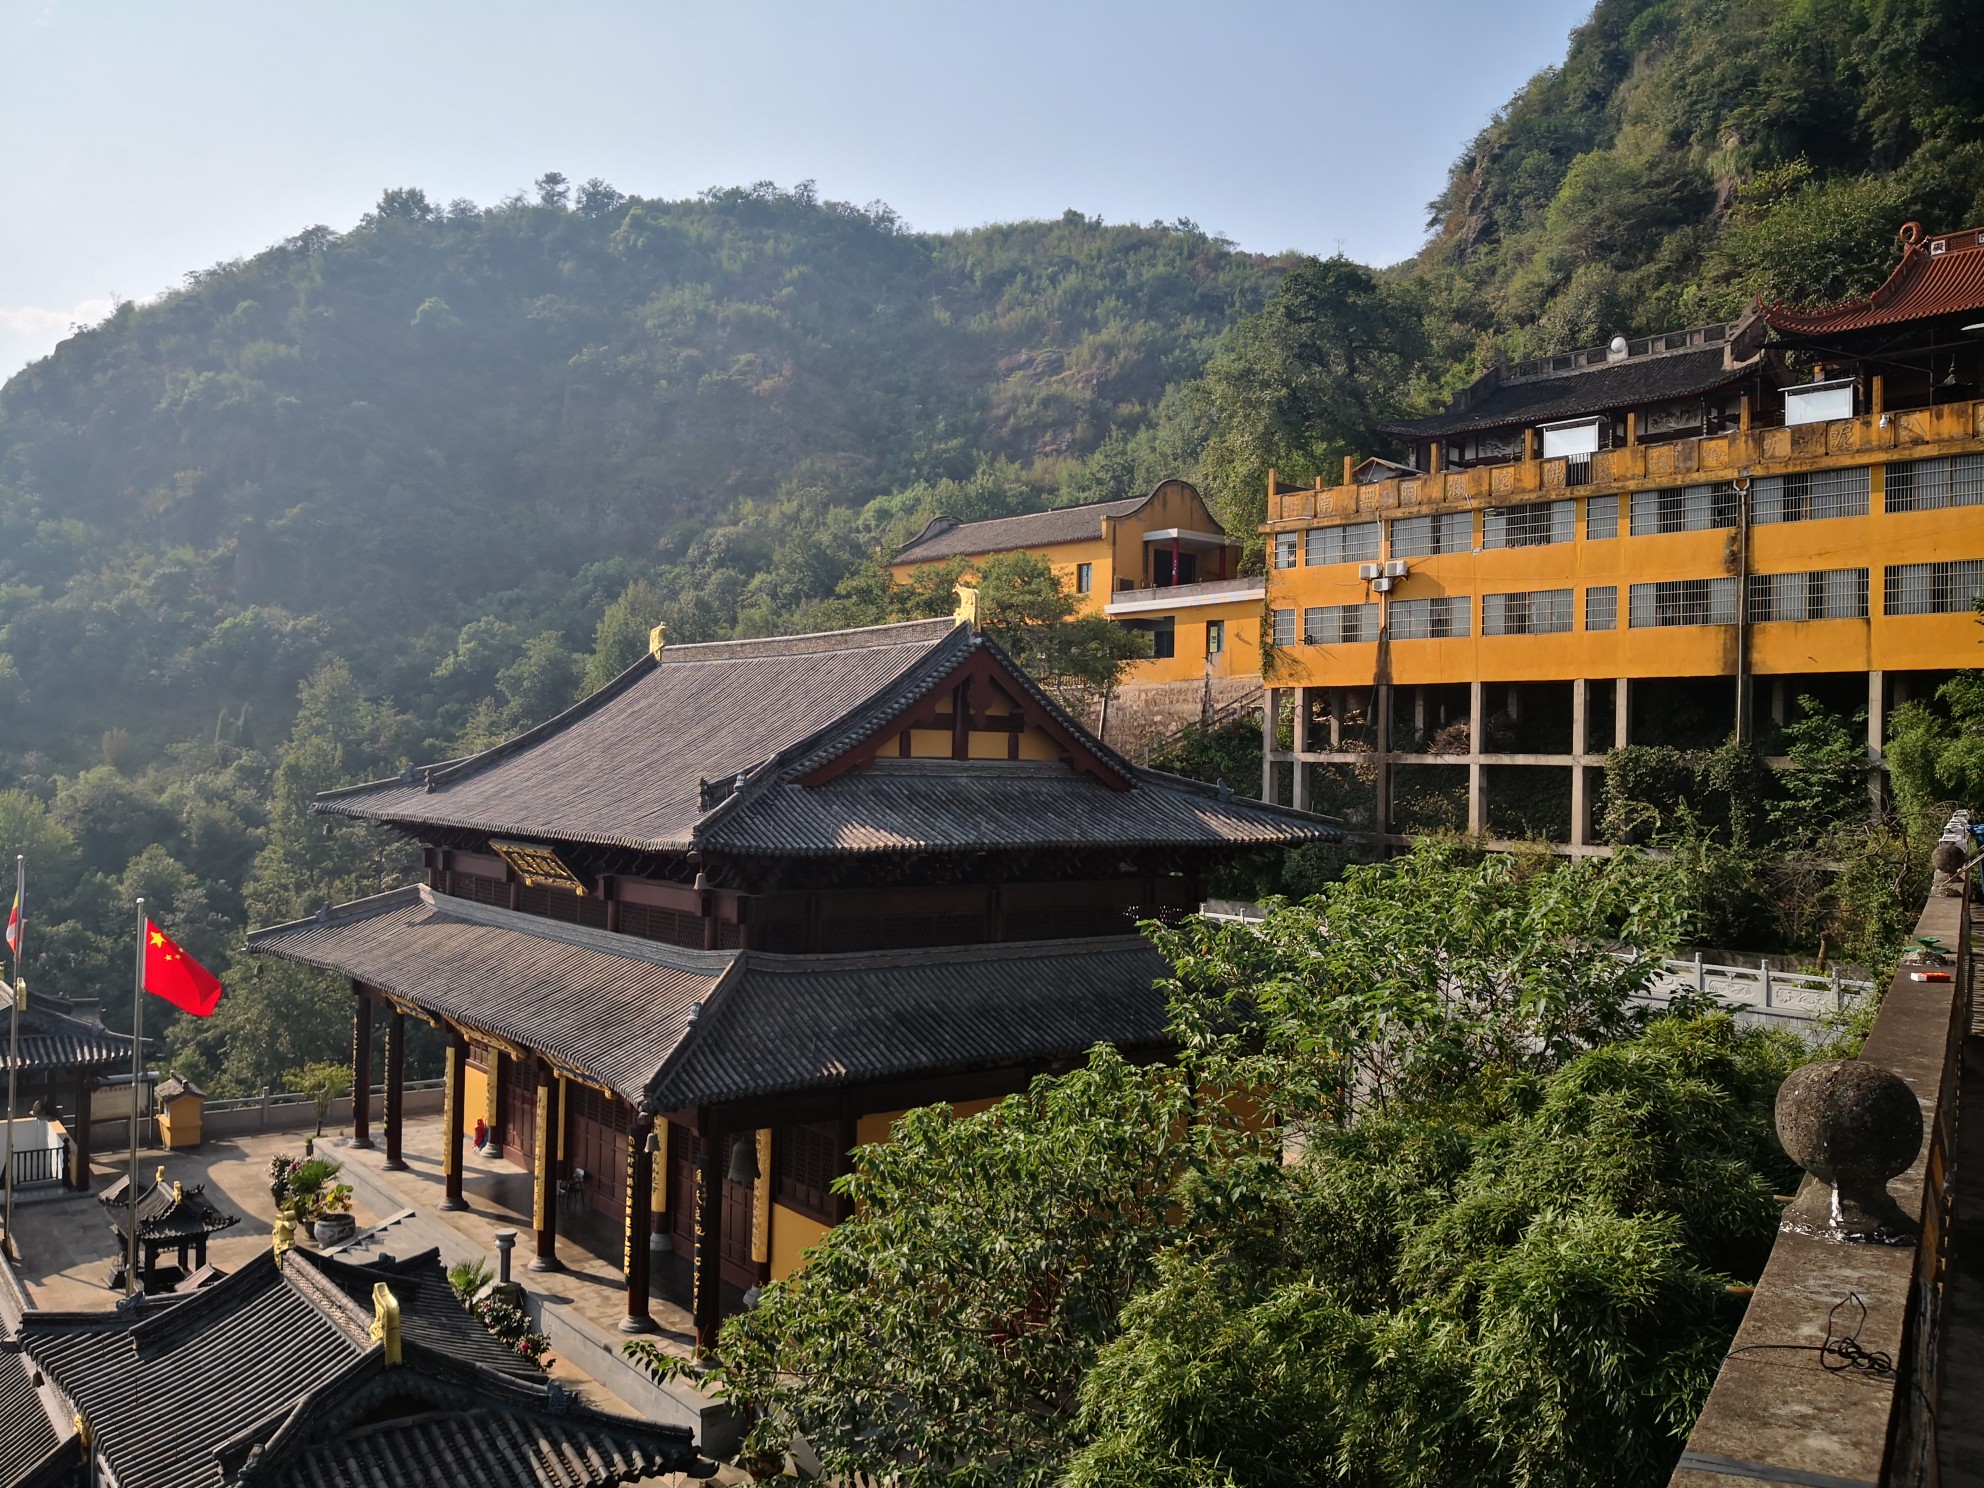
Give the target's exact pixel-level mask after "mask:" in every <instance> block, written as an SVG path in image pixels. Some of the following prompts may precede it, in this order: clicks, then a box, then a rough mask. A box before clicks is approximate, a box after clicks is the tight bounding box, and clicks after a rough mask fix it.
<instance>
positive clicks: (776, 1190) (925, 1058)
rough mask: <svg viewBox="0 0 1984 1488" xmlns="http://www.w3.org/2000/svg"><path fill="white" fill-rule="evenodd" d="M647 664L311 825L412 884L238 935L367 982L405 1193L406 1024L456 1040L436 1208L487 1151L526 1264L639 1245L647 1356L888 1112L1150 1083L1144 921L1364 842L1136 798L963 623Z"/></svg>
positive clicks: (827, 1188) (635, 1284) (636, 1290)
mask: <svg viewBox="0 0 1984 1488" xmlns="http://www.w3.org/2000/svg"><path fill="white" fill-rule="evenodd" d="M655 639H656V644H655V646H654V649H653V650H652V652H651V654H650V655H648V656H646V657H644V658H643V659H642V660H641V661H640V662H639V663H637V664H636V665H635V666H633V667H632V668H630V669H629V670H628V671H627V672H625V673H624V674H623V675H621V676H620V677H619V678H617V679H615V680H614V681H613V682H612V683H610V684H609V685H608V686H607V687H605V688H604V689H602V690H601V691H599V692H598V693H595V694H594V695H593V696H591V697H589V698H587V699H585V700H584V701H582V702H580V703H579V704H577V705H576V706H574V707H573V708H571V709H569V710H567V711H566V712H564V713H562V714H560V715H559V716H558V717H556V718H553V719H551V720H549V721H548V722H546V723H544V724H542V725H540V726H539V727H537V728H534V729H532V730H530V731H528V732H526V733H524V734H522V735H519V736H518V737H517V738H515V739H513V740H510V741H509V742H507V743H505V744H502V745H499V746H497V747H496V748H493V749H490V750H487V751H484V752H483V753H481V754H478V755H474V756H471V757H468V758H465V759H456V760H446V761H441V762H438V763H435V764H432V765H426V766H418V767H409V768H408V769H407V770H406V771H404V772H403V773H402V774H401V775H399V776H397V777H394V778H392V779H388V780H381V781H375V782H372V783H369V784H366V785H360V786H355V787H351V788H349V789H345V790H339V791H333V792H330V793H328V794H327V795H325V796H323V797H321V798H320V799H319V802H318V807H317V809H318V810H319V811H320V812H321V813H323V814H324V815H326V816H329V817H333V818H340V817H342V818H351V819H356V820H360V821H367V822H374V823H379V824H383V825H385V826H388V827H390V828H392V829H394V830H397V831H399V832H402V833H404V834H406V835H407V836H410V837H412V838H414V839H415V840H417V841H419V842H420V843H421V845H422V847H423V850H424V854H425V864H426V869H427V882H426V883H425V884H415V885H409V886H407V887H404V888H401V889H398V890H395V891H393V892H390V893H387V894H383V895H379V896H377V897H375V898H371V899H367V900H362V901H359V902H356V903H352V904H346V905H339V906H327V907H326V908H325V909H324V910H323V911H321V912H320V913H319V914H317V915H316V916H313V917H311V918H309V919H306V920H302V921H298V922H296V923H294V924H289V925H281V926H272V927H268V928H265V929H261V930H257V931H255V932H254V933H253V934H251V936H250V937H249V949H250V950H251V951H253V952H256V953H259V954H264V955H271V956H276V957H280V958H284V959H288V960H292V961H296V962H299V963H301V964H304V965H308V966H312V967H316V968H319V969H322V970H325V971H329V972H333V973H336V974H338V975H340V976H343V977H345V978H347V979H348V980H349V981H350V983H351V985H352V987H353V990H354V993H355V994H356V996H355V1010H356V1020H355V1021H356V1029H355V1037H354V1048H355V1050H357V1051H358V1052H357V1055H356V1061H357V1066H358V1067H357V1068H356V1069H355V1070H354V1081H353V1083H354V1088H355V1089H356V1090H357V1091H359V1092H361V1096H360V1099H359V1100H358V1103H357V1105H356V1108H355V1110H354V1113H353V1127H354V1140H357V1141H361V1142H364V1143H366V1144H368V1145H369V1144H370V1142H371V1140H372V1138H371V1111H370V1109H369V1102H368V1100H367V1099H366V1098H365V1097H364V1095H363V1094H362V1093H363V1092H366V1091H368V1090H369V1087H370V1086H371V1083H372V1072H371V1056H370V1049H371V1026H372V1020H373V1018H374V1015H375V1011H376V1012H377V1013H378V1014H379V1015H381V1016H383V1017H384V1018H385V1019H386V1020H387V1023H388V1038H387V1056H386V1065H387V1068H386V1087H387V1097H386V1110H385V1122H384V1125H385V1132H384V1137H385V1145H386V1149H387V1152H386V1157H387V1162H388V1163H389V1165H390V1164H392V1163H395V1162H398V1161H400V1160H401V1153H400V1144H401V1122H400V1118H399V1113H398V1107H399V1105H400V1100H399V1098H398V1096H396V1094H395V1092H396V1091H399V1090H401V1089H402V1088H403V1084H404V1081H403V1069H404V1048H405V1027H406V1023H405V1020H406V1019H408V1018H414V1019H418V1020H421V1021H424V1022H426V1023H429V1024H431V1025H434V1026H436V1027H438V1028H439V1029H441V1030H442V1031H443V1033H444V1034H445V1036H446V1038H447V1040H448V1049H449V1054H448V1075H447V1093H446V1108H447V1135H446V1136H445V1137H444V1139H443V1146H442V1159H443V1176H444V1188H445V1202H446V1203H447V1204H449V1205H450V1206H456V1205H460V1204H462V1203H463V1202H464V1201H463V1194H462V1182H461V1176H462V1175H461V1163H460V1160H459V1153H460V1151H461V1135H462V1132H463V1130H464V1128H465V1126H466V1125H467V1124H469V1123H471V1122H472V1121H473V1120H475V1119H476V1117H478V1116H479V1117H480V1118H481V1119H483V1120H484V1121H485V1122H486V1123H487V1125H488V1127H489V1129H490V1133H491V1135H490V1143H491V1145H492V1146H493V1147H495V1148H496V1149H498V1150H500V1151H501V1152H502V1153H503V1154H504V1155H506V1156H508V1157H510V1158H511V1159H513V1160H515V1161H517V1162H519V1163H521V1164H523V1165H524V1166H526V1167H528V1168H529V1169H530V1170H531V1171H532V1173H533V1175H534V1179H535V1202H534V1205H533V1210H534V1212H533V1223H534V1227H535V1230H536V1234H535V1249H536V1258H535V1261H534V1262H533V1264H534V1265H536V1266H537V1267H539V1268H541V1269H544V1268H553V1267H556V1266H557V1265H558V1256H557V1250H558V1244H559V1234H558V1229H559V1208H560V1202H561V1199H562V1200H563V1201H564V1202H566V1203H571V1202H577V1203H578V1204H579V1205H581V1206H582V1207H583V1208H584V1209H588V1210H592V1211H594V1212H596V1213H598V1214H599V1215H601V1216H603V1217H608V1218H610V1219H611V1221H613V1222H615V1224H616V1227H620V1228H621V1233H622V1237H623V1240H624V1255H623V1269H624V1271H625V1273H626V1276H627V1283H628V1286H627V1319H626V1323H625V1326H626V1327H627V1328H628V1330H629V1331H639V1330H642V1329H644V1328H646V1327H648V1326H651V1318H650V1313H649V1295H650V1287H651V1277H650V1273H649V1266H650V1260H649V1257H650V1255H651V1253H654V1252H659V1253H660V1254H661V1255H663V1256H664V1257H665V1258H666V1259H665V1261H664V1263H663V1268H662V1273H663V1274H662V1275H661V1277H660V1281H661V1284H662V1286H663V1287H664V1289H665V1290H671V1291H676V1292H679V1293H682V1294H685V1295H686V1300H688V1301H689V1303H690V1305H691V1307H692V1309H693V1312H694V1316H695V1320H696V1325H697V1333H698V1337H699V1340H700V1341H701V1342H702V1343H704V1344H707V1343H708V1342H709V1341H710V1339H711V1337H712V1335H713V1332H714V1329H715V1328H716V1326H717V1324H718V1322H719V1320H720V1318H721V1316H722V1314H723V1312H724V1311H725V1310H727V1309H728V1308H729V1307H731V1306H734V1305H735V1304H736V1302H737V1300H738V1299H739V1298H740V1297H741V1296H742V1295H743V1294H744V1293H745V1292H746V1291H748V1290H749V1289H750V1288H752V1287H755V1286H758V1285H761V1284H763V1283H764V1282H766V1281H769V1280H771V1279H774V1278H776V1277H779V1276H783V1275H786V1274H789V1273H790V1272H791V1271H792V1270H793V1269H794V1268H796V1267H797V1266H798V1265H800V1264H802V1261H801V1253H802V1251H803V1250H804V1249H805V1247H807V1246H809V1245H811V1244H812V1243H814V1242H815V1241H817V1240H818V1238H819V1237H820V1236H821V1235H823V1234H824V1233H825V1232H826V1229H827V1228H828V1227H829V1226H831V1225H832V1224H833V1223H834V1222H836V1221H837V1220H838V1219H839V1218H840V1217H841V1215H842V1204H843V1201H842V1200H841V1199H840V1198H839V1197H838V1196H837V1195H835V1194H834V1193H833V1191H832V1187H833V1181H834V1179H835V1178H836V1177H837V1176H839V1175H840V1174H842V1173H844V1172H845V1171H847V1166H848V1154H849V1152H850V1151H851V1150H852V1149H853V1148H854V1147H855V1146H856V1145H857V1143H858V1142H859V1141H862V1140H868V1139H870V1138H872V1137H875V1136H878V1135H882V1134H885V1133H886V1130H887V1123H888V1119H889V1117H891V1116H892V1115H893V1114H895V1113H898V1112H900V1111H902V1110H904V1109H906V1108H908V1107H911V1106H915V1105H921V1104H926V1103H928V1102H931V1101H937V1100H944V1101H950V1102H952V1103H954V1104H956V1105H959V1106H963V1107H967V1108H968V1107H970V1106H971V1105H972V1104H973V1103H989V1102H990V1101H991V1100H993V1099H996V1098H997V1097H999V1096H1002V1095H1005V1094H1007V1093H1010V1092H1011V1091H1014V1090H1016V1089H1019V1088H1022V1087H1023V1086H1024V1084H1025V1083H1026V1082H1027V1081H1028V1080H1029V1079H1030V1078H1032V1077H1033V1076H1034V1075H1036V1074H1039V1073H1041V1072H1043V1071H1047V1070H1052V1069H1059V1068H1065V1067H1067V1066H1069V1065H1070V1064H1072V1063H1074V1062H1076V1061H1079V1060H1080V1059H1081V1058H1082V1057H1083V1055H1084V1053H1085V1051H1087V1050H1088V1049H1090V1048H1092V1047H1094V1046H1096V1045H1097V1044H1111V1045H1114V1046H1117V1047H1119V1048H1123V1049H1126V1050H1130V1051H1133V1052H1135V1053H1137V1054H1140V1055H1143V1056H1147V1057H1161V1056H1162V1055H1163V1054H1164V1053H1165V1052H1167V1050H1168V1047H1169V1045H1168V1039H1167V1032H1166V1009H1165V1000H1164V996H1163V994H1162V992H1161V991H1160V990H1159V989H1158V985H1157V984H1158V982H1159V981H1160V979H1161V978H1163V977H1164V976H1165V975H1166V974H1167V970H1168V969H1167V967H1166V965H1165V963H1164V962H1163V960H1162V958H1160V957H1159V956H1158V955H1157V954H1156V952H1155V951H1154V950H1153V949H1152V948H1151V946H1150V945H1149V943H1148V942H1147V941H1145V940H1144V939H1142V938H1141V937H1140V936H1138V935H1136V934H1135V933H1134V932H1135V927H1136V925H1137V923H1138V921H1140V920H1145V919H1176V918H1177V917H1179V916H1182V915H1185V914H1188V913H1191V912H1192V911H1193V910H1194V909H1195V908H1196V906H1197V905H1198V903H1199V901H1200V898H1201V895H1202V885H1203V882H1204V879H1205V877H1206V875H1208V874H1209V873H1211V872H1212V871H1213V870H1214V869H1215V868H1217V867H1219V866H1220V865H1222V864H1226V863H1230V862H1233V861H1234V860H1235V859H1237V858H1241V857H1244V856H1246V855H1248V854H1252V853H1258V852H1262V851H1278V850H1281V849H1284V848H1287V847H1291V846H1297V845H1301V844H1306V843H1316V842H1329V841H1334V840H1337V839H1338V838H1339V837H1340V835H1341V833H1340V832H1339V830H1338V828H1337V826H1336V825H1335V824H1334V823H1333V822H1331V821H1330V820H1328V819H1327V818H1323V817H1318V816H1314V815H1311V814H1309V813H1307V812H1300V811H1294V810H1290V809H1287V808H1283V807H1276V806H1267V805H1263V804H1262V803H1260V802H1258V801H1250V800H1246V799H1243V798H1241V797H1239V796H1237V795H1236V794H1235V793H1234V792H1233V791H1232V790H1230V789H1228V788H1226V787H1225V786H1223V785H1218V784H1215V785H1205V784H1202V783H1199V782H1196V781H1189V780H1183V779H1180V778H1177V777H1174V776H1169V775H1165V774H1162V773H1160V772H1157V771H1152V770H1148V769H1143V768H1140V767H1138V766H1136V765H1134V764H1132V763H1131V762H1130V761H1128V760H1126V759H1124V758H1123V757H1122V756H1120V755H1119V754H1117V753H1116V752H1115V751H1113V750H1111V749H1109V748H1108V747H1107V746H1105V745H1104V744H1103V743H1102V741H1101V740H1099V739H1098V738H1096V737H1095V736H1094V735H1093V734H1092V733H1090V732H1089V731H1088V730H1087V729H1085V728H1084V727H1083V726H1082V725H1081V724H1080V723H1078V722H1077V721H1076V720H1075V719H1073V718H1071V717H1070V716H1069V715H1068V714H1067V713H1066V712H1065V711H1064V710H1063V709H1062V708H1061V707H1060V706H1059V705H1058V704H1056V703H1055V702H1054V700H1053V699H1051V698H1050V697H1048V696H1047V695H1046V694H1045V693H1044V692H1042V691H1041V689H1040V688H1039V687H1038V686H1036V685H1035V684H1034V682H1033V681H1032V680H1031V679H1030V678H1029V677H1027V676H1026V674H1025V673H1024V672H1023V671H1021V670H1020V669H1019V668H1018V667H1017V666H1016V665H1015V664H1014V663H1013V662H1012V660H1011V659H1010V658H1009V657H1007V656H1006V655H1005V653H1004V652H1003V651H1001V650H1000V648H999V647H998V646H997V645H996V644H995V643H993V642H991V641H990V640H988V639H986V638H985V637H984V636H983V635H981V634H979V633H978V632H977V631H976V630H975V629H974V628H973V627H972V626H970V625H968V624H962V623H958V622H954V621H950V620H933V621H918V622H912V623H909V624H902V625H887V626H877V627H871V628H868V629H862V630H853V631H841V632H832V633H827V634H819V635H801V636H783V637H777V638H772V639H766V640H753V641H733V642H719V643H715V644H709V645H694V646H670V645H666V644H665V643H664V641H663V638H662V637H661V636H659V635H658V636H657V637H656V638H655ZM651 1240H653V1241H655V1242H658V1243H653V1244H651V1243H650V1242H651Z"/></svg>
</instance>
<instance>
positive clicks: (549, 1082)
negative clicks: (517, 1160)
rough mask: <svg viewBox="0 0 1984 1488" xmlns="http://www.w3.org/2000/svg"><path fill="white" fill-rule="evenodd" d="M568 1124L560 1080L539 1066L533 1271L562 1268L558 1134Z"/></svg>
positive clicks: (533, 1165)
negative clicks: (562, 1107)
mask: <svg viewBox="0 0 1984 1488" xmlns="http://www.w3.org/2000/svg"><path fill="white" fill-rule="evenodd" d="M563 1127H564V1122H563V1121H561V1120H560V1119H559V1112H558V1079H557V1077H556V1076H555V1075H553V1074H552V1073H551V1067H550V1066H549V1065H547V1064H543V1063H540V1064H539V1065H538V1066H537V1127H536V1130H535V1131H534V1132H532V1134H531V1135H532V1138H533V1140H534V1141H535V1143H536V1150H535V1151H534V1152H533V1153H532V1156H531V1191H530V1211H531V1213H530V1220H531V1228H532V1229H533V1230H534V1231H536V1236H537V1254H536V1255H534V1256H533V1257H531V1263H530V1269H531V1270H533V1271H562V1270H564V1269H565V1263H564V1262H563V1261H561V1260H559V1259H558V1133H559V1131H560V1130H561V1129H562V1128H563Z"/></svg>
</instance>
